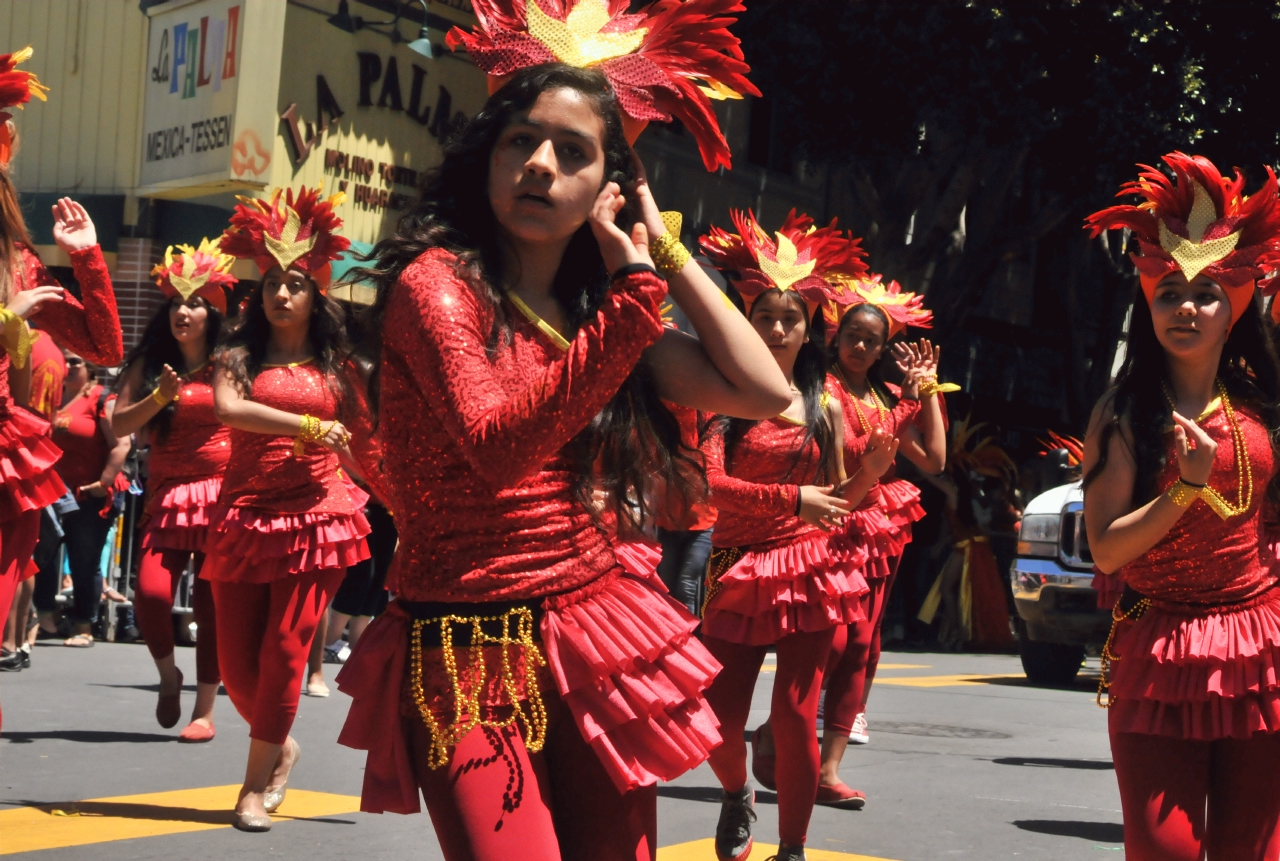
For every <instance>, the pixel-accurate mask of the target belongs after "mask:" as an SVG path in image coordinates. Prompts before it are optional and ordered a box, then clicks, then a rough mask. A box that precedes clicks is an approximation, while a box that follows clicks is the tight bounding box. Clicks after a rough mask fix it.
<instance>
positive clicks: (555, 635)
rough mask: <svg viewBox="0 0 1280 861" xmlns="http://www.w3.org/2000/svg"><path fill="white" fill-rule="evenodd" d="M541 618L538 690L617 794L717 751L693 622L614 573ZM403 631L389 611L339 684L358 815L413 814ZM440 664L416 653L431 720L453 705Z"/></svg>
mask: <svg viewBox="0 0 1280 861" xmlns="http://www.w3.org/2000/svg"><path fill="white" fill-rule="evenodd" d="M543 607H544V610H545V612H544V615H543V617H542V625H541V633H542V648H543V651H544V653H545V657H546V662H547V673H546V675H547V676H548V677H549V681H548V682H547V683H548V684H552V683H553V684H554V686H555V691H554V693H555V694H557V695H558V696H559V697H560V698H561V699H562V700H563V701H564V703H565V704H566V705H567V706H568V708H569V710H570V712H571V713H572V715H573V718H574V721H575V723H576V724H577V726H578V729H579V731H580V732H581V733H582V736H583V738H585V739H586V740H587V741H588V742H589V743H590V744H591V747H592V749H593V750H594V751H595V752H596V754H597V755H598V756H599V757H600V761H601V762H602V763H603V764H604V767H605V769H606V771H608V772H609V775H610V776H611V777H612V778H613V781H614V784H615V785H616V786H617V788H618V790H619V791H623V792H625V791H628V790H630V789H634V788H636V787H638V786H646V785H650V784H653V783H656V782H657V781H659V780H663V781H665V780H672V779H674V778H675V777H678V776H679V775H681V774H683V773H684V772H686V771H688V770H689V769H691V768H694V767H696V766H697V765H699V764H700V763H702V762H703V761H705V760H706V759H707V756H708V755H709V754H710V752H711V750H712V749H713V748H714V747H716V746H717V745H718V744H720V740H721V739H720V731H719V727H720V723H719V721H718V720H717V719H716V717H715V714H714V713H713V712H712V711H711V707H710V706H709V705H708V704H707V701H706V699H705V697H704V696H703V692H704V691H705V690H706V689H707V687H708V686H709V685H710V684H711V681H712V679H713V678H715V675H716V674H717V673H718V672H719V671H720V665H719V663H718V662H717V661H716V660H715V658H713V657H711V654H710V653H709V652H708V651H707V650H706V649H705V648H704V647H703V645H702V643H700V642H699V641H698V640H697V639H696V638H695V637H694V636H693V630H694V629H695V628H696V627H697V624H698V623H697V620H696V619H694V618H693V617H692V616H690V615H689V613H688V612H687V611H686V610H685V609H684V608H683V607H682V606H680V605H679V604H678V603H676V602H675V601H674V600H672V599H671V598H669V597H667V596H666V595H662V594H660V593H658V592H656V591H655V590H654V589H653V588H652V587H651V586H650V585H649V584H648V583H646V582H642V581H640V580H637V579H635V578H633V577H631V576H628V575H625V574H621V572H619V571H618V570H617V569H615V570H614V572H613V573H611V574H607V575H605V576H604V577H602V578H600V579H599V580H596V581H595V582H593V583H591V584H589V585H588V586H586V587H584V588H582V589H579V590H576V591H575V592H572V593H568V594H566V595H559V596H553V597H551V598H548V599H546V600H545V601H544V602H543ZM412 630H413V621H412V619H411V618H410V617H409V615H408V614H407V613H406V612H405V610H404V609H403V608H402V606H401V605H400V604H399V603H397V602H393V603H392V604H391V605H390V606H389V607H388V609H387V611H386V612H385V613H383V614H382V615H381V616H379V617H378V618H376V619H374V621H373V622H372V623H371V624H370V625H369V627H368V629H367V630H366V631H365V632H364V634H362V635H361V637H360V643H359V645H357V646H356V648H355V650H354V651H353V652H352V653H351V656H350V657H349V658H348V659H347V662H346V665H345V666H344V667H343V668H342V671H341V672H340V673H339V674H338V678H337V684H338V688H339V690H341V691H342V692H343V693H346V694H349V695H350V696H351V697H352V698H353V700H354V701H353V702H352V704H351V710H350V712H349V714H348V715H347V721H346V724H345V725H344V726H343V728H342V733H341V734H340V735H339V737H338V741H339V743H341V744H344V745H346V746H348V747H352V748H356V749H358V750H366V751H368V757H367V761H366V764H365V778H364V788H363V792H362V794H361V800H360V809H361V810H363V811H365V812H367V813H383V812H388V811H389V812H392V813H416V812H418V810H419V809H420V807H419V802H418V785H417V780H416V778H415V776H414V771H413V760H412V757H411V756H410V753H409V749H408V742H407V740H406V734H405V728H404V726H403V725H402V724H401V714H402V711H401V691H402V688H403V686H404V684H405V674H406V671H407V669H408V661H407V657H408V652H409V645H410V644H409V639H410V634H411V632H412ZM466 651H467V650H466V649H462V648H459V649H455V655H456V656H458V657H459V658H463V657H465V652H466ZM440 655H441V650H440V649H438V648H436V649H424V651H423V662H424V667H423V690H424V692H427V694H428V701H429V703H428V704H429V705H430V707H431V708H432V710H433V711H435V712H436V713H438V714H439V713H446V712H447V711H448V710H450V709H451V708H452V703H437V702H432V700H434V699H436V698H437V697H439V696H447V697H450V698H451V695H449V694H446V693H443V692H448V691H450V690H451V688H450V685H449V683H448V681H447V678H446V673H445V669H444V666H443V664H444V662H443V660H441V658H440ZM459 666H462V664H461V663H460V664H459ZM548 693H550V692H548ZM545 695H546V694H544V696H545ZM485 705H487V706H491V707H495V708H497V707H501V706H502V705H504V703H502V702H492V703H486V704H485ZM408 719H410V720H415V719H418V718H417V717H410V718H408Z"/></svg>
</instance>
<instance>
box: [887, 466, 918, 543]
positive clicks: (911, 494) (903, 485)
mask: <svg viewBox="0 0 1280 861" xmlns="http://www.w3.org/2000/svg"><path fill="white" fill-rule="evenodd" d="M880 497H881V499H882V500H883V503H882V504H883V506H884V513H885V517H887V518H889V522H890V523H892V524H893V526H894V528H895V529H896V530H897V534H896V535H895V538H896V540H897V542H898V552H897V553H896V554H893V555H895V556H901V555H902V548H904V547H906V546H907V545H908V544H910V543H911V524H913V523H915V522H916V521H917V520H921V519H923V518H924V515H925V510H924V508H923V507H921V505H920V488H918V487H916V486H915V485H914V484H912V483H911V482H909V481H907V480H906V479H905V478H898V479H894V480H893V481H886V482H882V483H881V484H880Z"/></svg>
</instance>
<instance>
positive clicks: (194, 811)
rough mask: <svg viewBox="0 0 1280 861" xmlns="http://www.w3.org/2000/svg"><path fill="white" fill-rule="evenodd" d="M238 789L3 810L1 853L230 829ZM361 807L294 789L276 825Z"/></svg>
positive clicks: (351, 799)
mask: <svg viewBox="0 0 1280 861" xmlns="http://www.w3.org/2000/svg"><path fill="white" fill-rule="evenodd" d="M239 791H240V787H239V786H236V785H234V784H232V785H230V786H208V787H204V788H203V789H179V790H176V791H173V792H154V793H150V794H147V795H120V796H116V797H114V798H95V799H90V800H88V801H66V802H54V803H51V804H44V805H41V806H39V807H22V808H19V809H17V810H0V855H12V854H14V853H17V852H34V851H36V850H39V849H62V848H65V847H67V846H85V845H88V844H92V843H106V842H108V841H112V840H130V839H133V838H135V837H157V836H159V835H162V834H181V833H184V832H187V831H209V830H212V829H215V828H230V827H231V811H232V810H233V809H234V808H235V805H236V796H237V795H238V793H239ZM359 809H360V799H359V798H358V797H357V796H354V795H334V794H332V793H328V792H309V791H307V790H305V789H290V790H289V794H288V795H287V796H286V797H285V802H284V804H282V805H281V806H280V811H279V812H278V813H277V814H276V815H275V816H273V817H272V819H274V820H275V821H277V822H282V821H288V820H290V819H312V818H315V817H320V816H333V815H335V814H340V813H354V812H355V811H357V810H359Z"/></svg>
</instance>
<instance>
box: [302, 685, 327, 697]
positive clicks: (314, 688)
mask: <svg viewBox="0 0 1280 861" xmlns="http://www.w3.org/2000/svg"><path fill="white" fill-rule="evenodd" d="M307 696H309V697H327V696H329V686H328V685H326V684H325V683H324V682H307Z"/></svg>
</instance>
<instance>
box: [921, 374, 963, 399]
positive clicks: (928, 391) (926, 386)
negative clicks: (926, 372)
mask: <svg viewBox="0 0 1280 861" xmlns="http://www.w3.org/2000/svg"><path fill="white" fill-rule="evenodd" d="M918 391H919V394H920V397H922V398H927V397H929V396H931V395H940V394H946V393H947V392H958V391H960V387H959V386H957V385H956V384H955V383H940V382H938V378H937V377H925V378H924V379H922V380H921V381H920V384H919V389H918Z"/></svg>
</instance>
